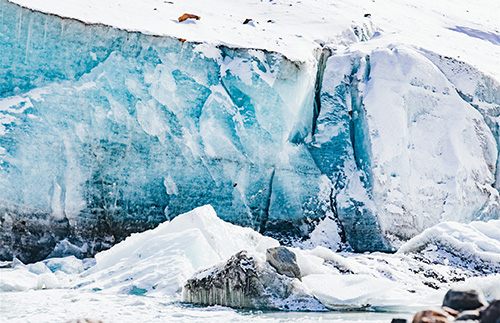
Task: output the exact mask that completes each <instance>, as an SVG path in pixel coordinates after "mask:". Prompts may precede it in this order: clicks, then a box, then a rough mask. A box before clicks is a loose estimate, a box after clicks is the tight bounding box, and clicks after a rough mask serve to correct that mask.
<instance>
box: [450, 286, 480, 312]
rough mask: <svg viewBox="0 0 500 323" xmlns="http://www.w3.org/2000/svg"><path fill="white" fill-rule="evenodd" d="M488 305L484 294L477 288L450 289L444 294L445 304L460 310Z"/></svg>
mask: <svg viewBox="0 0 500 323" xmlns="http://www.w3.org/2000/svg"><path fill="white" fill-rule="evenodd" d="M485 305H488V303H487V302H486V300H485V299H484V296H483V295H482V294H480V293H478V292H477V291H476V290H473V289H471V290H466V291H460V290H453V289H452V290H449V291H448V292H447V293H446V295H445V296H444V300H443V306H447V307H450V308H453V309H455V310H457V311H459V312H462V311H466V310H475V309H478V308H480V307H483V306H485Z"/></svg>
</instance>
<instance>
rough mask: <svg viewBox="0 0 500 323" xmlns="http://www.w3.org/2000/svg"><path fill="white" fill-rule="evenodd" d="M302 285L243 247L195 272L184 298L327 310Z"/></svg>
mask: <svg viewBox="0 0 500 323" xmlns="http://www.w3.org/2000/svg"><path fill="white" fill-rule="evenodd" d="M299 285H301V283H300V282H298V281H297V280H295V279H292V278H290V277H287V276H285V275H281V274H279V273H278V272H277V271H276V269H274V267H272V266H271V265H270V264H269V263H268V262H266V261H263V260H260V259H258V258H255V257H252V256H249V255H248V253H247V252H246V251H241V252H239V253H237V254H236V255H234V256H232V257H231V258H230V259H229V260H228V261H227V262H225V263H223V264H221V265H219V266H216V267H213V268H209V269H206V270H204V271H200V272H198V273H197V274H195V276H194V277H193V278H191V279H189V280H188V282H187V283H186V285H184V289H183V291H182V300H183V301H184V302H188V303H194V304H200V305H209V306H211V305H222V306H229V307H234V308H248V309H272V310H276V309H277V310H326V308H325V307H324V305H322V304H321V303H320V302H319V301H318V300H317V299H316V298H315V297H314V296H312V295H310V294H307V293H306V292H305V291H304V290H302V289H301V288H300V287H297V286H299Z"/></svg>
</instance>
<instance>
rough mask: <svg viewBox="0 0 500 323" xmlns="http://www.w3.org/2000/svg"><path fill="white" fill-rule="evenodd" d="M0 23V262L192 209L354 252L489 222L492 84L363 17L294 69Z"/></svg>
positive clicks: (65, 248) (255, 55)
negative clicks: (386, 39)
mask: <svg viewBox="0 0 500 323" xmlns="http://www.w3.org/2000/svg"><path fill="white" fill-rule="evenodd" d="M0 18H1V20H0V52H1V53H2V55H0V227H1V230H0V246H1V248H0V258H2V259H11V258H12V256H17V257H19V258H21V260H23V261H35V260H39V259H42V258H45V257H46V256H47V255H49V254H52V255H60V254H63V253H71V254H75V255H77V256H88V255H93V254H95V253H96V252H97V251H99V250H102V249H105V248H108V247H110V246H111V245H113V244H114V243H116V242H118V241H121V240H122V239H123V238H124V237H126V236H127V235H129V234H130V233H131V232H136V231H142V230H145V229H148V228H152V227H155V226H156V225H158V224H159V223H161V222H164V221H166V220H169V219H171V218H173V217H175V216H176V215H178V214H181V213H185V212H187V211H189V210H191V209H193V208H194V207H197V206H201V205H204V204H211V205H213V207H214V208H215V210H216V212H217V214H218V215H219V216H220V217H221V218H222V219H224V220H228V221H231V222H233V223H237V224H240V225H243V226H249V227H252V228H254V229H256V230H258V231H260V232H261V233H265V234H269V235H274V236H275V237H278V238H280V239H281V240H285V241H286V240H287V239H292V240H293V239H294V238H307V237H308V236H309V234H310V233H311V231H312V230H315V231H313V232H312V233H311V237H316V236H321V237H322V238H321V239H323V241H327V243H326V245H328V241H330V244H329V246H330V247H333V248H335V247H340V246H348V247H349V248H352V249H353V250H355V251H365V250H385V251H386V250H393V249H394V247H397V246H398V245H400V244H401V242H403V241H405V240H407V239H409V238H411V237H412V236H414V235H415V234H417V233H419V232H421V231H422V230H424V229H425V228H427V227H429V226H432V225H433V224H436V223H438V222H440V221H443V220H457V221H462V222H468V221H471V220H474V219H484V220H486V219H490V218H498V217H499V214H500V207H499V204H500V197H499V193H498V187H499V185H500V184H499V183H500V181H499V176H500V175H499V173H500V172H499V171H498V169H499V166H500V164H499V163H500V162H499V158H498V151H499V149H498V148H499V143H500V140H499V129H500V128H499V124H500V119H499V118H500V117H499V115H500V108H499V106H500V105H499V102H500V100H499V97H500V96H499V94H498V93H500V91H499V90H498V89H499V87H498V84H497V83H496V82H495V81H494V80H492V79H490V78H488V77H486V76H484V75H482V74H481V73H479V72H478V71H475V70H473V69H472V68H471V67H469V66H465V67H463V66H462V65H461V64H460V62H455V61H452V62H451V63H450V62H449V60H444V59H443V58H442V57H440V56H439V55H435V54H433V53H428V52H425V51H417V50H414V49H411V48H407V47H404V46H395V47H394V46H393V47H390V48H380V49H374V48H372V47H370V45H369V38H370V36H371V33H372V30H368V29H369V28H368V29H366V30H364V29H362V28H361V31H360V29H359V28H357V29H356V28H355V30H354V31H356V30H357V31H358V34H359V35H358V34H356V35H358V36H357V37H358V40H360V41H366V42H365V43H363V44H364V45H363V44H359V45H360V46H359V49H358V50H352V51H351V50H342V49H341V48H340V49H331V51H330V50H328V49H324V50H323V51H318V52H317V53H316V54H317V55H316V57H317V59H316V60H312V61H306V62H295V61H290V60H289V59H287V58H286V57H284V56H283V55H281V54H279V53H272V52H268V51H265V50H255V49H236V48H229V47H227V46H215V45H210V44H203V43H190V42H186V41H184V40H182V39H175V38H169V37H157V36H152V35H145V34H141V33H135V32H128V31H124V30H118V29H116V28H111V27H107V26H101V25H86V24H83V23H81V22H78V21H76V20H71V19H63V18H60V17H57V16H52V15H48V14H42V13H39V12H34V11H31V10H28V9H25V8H21V7H19V6H17V5H14V4H12V3H10V2H8V1H6V0H0ZM353 28H354V27H353ZM450 64H451V65H450ZM457 66H462V68H461V69H458V68H457ZM457 70H460V71H461V72H457ZM478 75H479V76H480V77H479V76H478ZM471 76H474V79H475V80H478V81H477V82H472V81H470V77H471ZM476 76H478V77H476ZM468 79H469V81H467V80H468ZM495 174H496V175H495ZM495 176H496V177H495ZM319 221H323V222H319ZM328 221H329V222H328ZM318 222H319V223H320V224H324V225H318V226H317V227H316V229H315V225H316V224H317V223H318ZM328 223H333V225H328ZM324 228H327V229H324ZM322 230H324V232H318V231H322ZM325 230H326V231H325ZM56 244H57V246H56ZM55 246H56V248H55V249H54V247H55Z"/></svg>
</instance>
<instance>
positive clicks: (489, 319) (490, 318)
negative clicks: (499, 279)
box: [480, 299, 500, 323]
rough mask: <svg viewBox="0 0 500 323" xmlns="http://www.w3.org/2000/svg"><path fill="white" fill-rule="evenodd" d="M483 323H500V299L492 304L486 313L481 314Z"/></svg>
mask: <svg viewBox="0 0 500 323" xmlns="http://www.w3.org/2000/svg"><path fill="white" fill-rule="evenodd" d="M480 322H481V323H500V299H496V300H494V301H493V302H491V304H490V306H488V307H487V308H486V309H485V310H484V311H482V312H481V321H480Z"/></svg>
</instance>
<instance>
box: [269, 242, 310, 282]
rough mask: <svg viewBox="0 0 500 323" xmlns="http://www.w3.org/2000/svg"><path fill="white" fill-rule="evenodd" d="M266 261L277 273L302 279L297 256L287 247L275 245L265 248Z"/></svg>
mask: <svg viewBox="0 0 500 323" xmlns="http://www.w3.org/2000/svg"><path fill="white" fill-rule="evenodd" d="M266 261H267V262H268V263H269V264H270V265H271V266H273V267H274V268H275V269H276V271H277V272H278V273H280V274H282V275H285V276H288V277H290V278H298V279H300V280H302V275H301V274H300V268H299V265H298V264H297V256H295V253H293V252H292V251H290V250H288V249H287V248H285V247H275V248H269V249H267V252H266Z"/></svg>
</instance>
